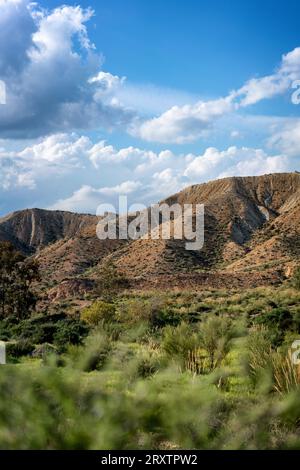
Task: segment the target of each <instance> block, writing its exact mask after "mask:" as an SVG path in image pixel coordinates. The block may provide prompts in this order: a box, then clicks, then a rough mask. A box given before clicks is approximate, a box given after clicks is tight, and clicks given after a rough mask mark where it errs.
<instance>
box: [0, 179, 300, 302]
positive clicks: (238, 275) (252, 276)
mask: <svg viewBox="0 0 300 470" xmlns="http://www.w3.org/2000/svg"><path fill="white" fill-rule="evenodd" d="M163 202H165V203H167V204H173V203H178V204H180V205H183V204H204V205H205V243H204V247H203V249H202V250H201V251H198V252H197V251H187V250H185V241H184V240H175V239H171V240H162V239H159V240H151V239H148V240H146V239H140V240H136V241H129V242H127V241H124V240H122V241H119V240H105V241H100V240H98V238H97V237H96V225H97V222H98V219H97V217H95V216H92V215H86V214H75V213H70V212H60V211H47V210H41V209H28V210H24V211H18V212H14V213H13V214H10V215H8V216H6V217H3V218H0V239H1V240H9V241H11V242H12V243H13V244H14V245H15V246H16V248H18V249H19V250H21V251H22V252H24V253H25V254H26V255H28V256H34V257H36V258H37V259H38V261H39V263H40V266H41V272H42V278H43V283H44V285H45V286H46V287H47V289H50V291H51V296H52V298H60V297H68V295H69V296H70V297H76V292H80V293H81V294H82V292H85V290H86V291H88V290H89V289H91V286H92V285H93V281H94V280H95V279H97V275H98V273H99V272H100V271H101V266H102V265H103V263H106V262H110V261H112V262H114V264H115V265H116V266H117V267H118V269H119V270H120V271H121V272H123V273H124V274H125V275H126V277H127V278H128V279H129V280H130V282H131V285H132V286H133V287H135V288H143V289H144V288H148V287H149V288H152V287H157V286H158V287H161V288H165V287H172V286H174V287H176V288H187V287H189V286H191V285H193V286H197V287H199V288H201V287H209V286H210V287H222V286H224V287H232V286H241V287H242V286H248V285H264V284H272V283H276V282H280V281H281V280H282V279H283V278H284V276H289V275H290V274H291V273H292V271H293V269H294V267H295V266H296V264H297V263H299V259H300V174H298V173H284V174H272V175H264V176H258V177H237V178H225V179H221V180H216V181H212V182H209V183H205V184H199V185H194V186H191V187H189V188H186V189H184V190H183V191H181V192H179V193H178V194H175V195H173V196H171V197H169V198H168V199H166V200H165V201H163ZM175 222H176V220H175V221H173V222H172V224H174V223H175Z"/></svg>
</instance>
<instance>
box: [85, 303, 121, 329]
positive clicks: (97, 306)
mask: <svg viewBox="0 0 300 470" xmlns="http://www.w3.org/2000/svg"><path fill="white" fill-rule="evenodd" d="M115 314H116V308H115V306H114V305H113V304H111V303H108V302H104V301H102V300H97V301H96V302H94V303H93V304H92V305H91V306H90V307H87V308H85V309H84V310H83V311H82V313H81V320H82V321H84V322H86V323H87V324H88V325H91V326H97V325H99V324H100V323H101V322H105V323H107V322H113V321H114V320H115Z"/></svg>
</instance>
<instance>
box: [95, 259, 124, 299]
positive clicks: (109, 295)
mask: <svg viewBox="0 0 300 470" xmlns="http://www.w3.org/2000/svg"><path fill="white" fill-rule="evenodd" d="M126 287H128V281H127V279H126V278H125V277H124V276H123V275H122V274H121V273H119V272H118V270H117V268H116V267H115V265H114V264H113V262H112V261H108V262H106V263H105V264H103V266H102V267H101V271H100V272H99V275H98V279H97V284H96V288H95V292H96V294H98V295H99V296H100V297H102V299H104V300H106V301H108V302H111V301H112V300H113V299H114V297H115V296H116V295H117V294H118V293H119V292H121V291H122V290H123V289H125V288H126Z"/></svg>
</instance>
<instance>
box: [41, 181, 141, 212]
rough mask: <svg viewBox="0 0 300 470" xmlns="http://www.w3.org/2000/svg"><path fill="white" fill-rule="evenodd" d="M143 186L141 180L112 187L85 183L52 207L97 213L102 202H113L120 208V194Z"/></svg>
mask: <svg viewBox="0 0 300 470" xmlns="http://www.w3.org/2000/svg"><path fill="white" fill-rule="evenodd" d="M140 187H141V183H140V182H139V181H124V182H123V183H121V184H120V185H117V186H112V187H103V188H94V187H92V186H89V185H83V186H81V188H79V189H77V190H76V191H74V192H73V194H72V195H71V196H70V197H68V198H66V199H59V200H58V201H57V202H55V203H54V204H53V205H52V206H50V207H49V208H50V209H54V210H65V211H72V212H90V213H93V214H95V213H96V211H97V207H98V206H99V205H100V204H107V205H108V204H113V205H114V207H115V208H116V210H117V209H118V196H119V195H129V194H131V193H134V192H135V191H137V190H138V189H139V188H140Z"/></svg>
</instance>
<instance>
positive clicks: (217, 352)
mask: <svg viewBox="0 0 300 470" xmlns="http://www.w3.org/2000/svg"><path fill="white" fill-rule="evenodd" d="M199 332H200V344H201V346H202V347H203V349H205V350H206V351H207V354H208V357H209V364H210V365H209V367H210V369H211V370H213V369H215V368H216V367H218V366H219V365H220V363H221V361H222V360H223V359H224V358H225V356H226V354H227V353H228V351H229V346H230V341H231V339H232V338H233V336H234V331H233V328H232V322H231V321H230V320H229V319H228V318H222V317H217V316H210V317H207V319H205V320H204V321H203V322H202V323H201V324H200V331H199Z"/></svg>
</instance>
